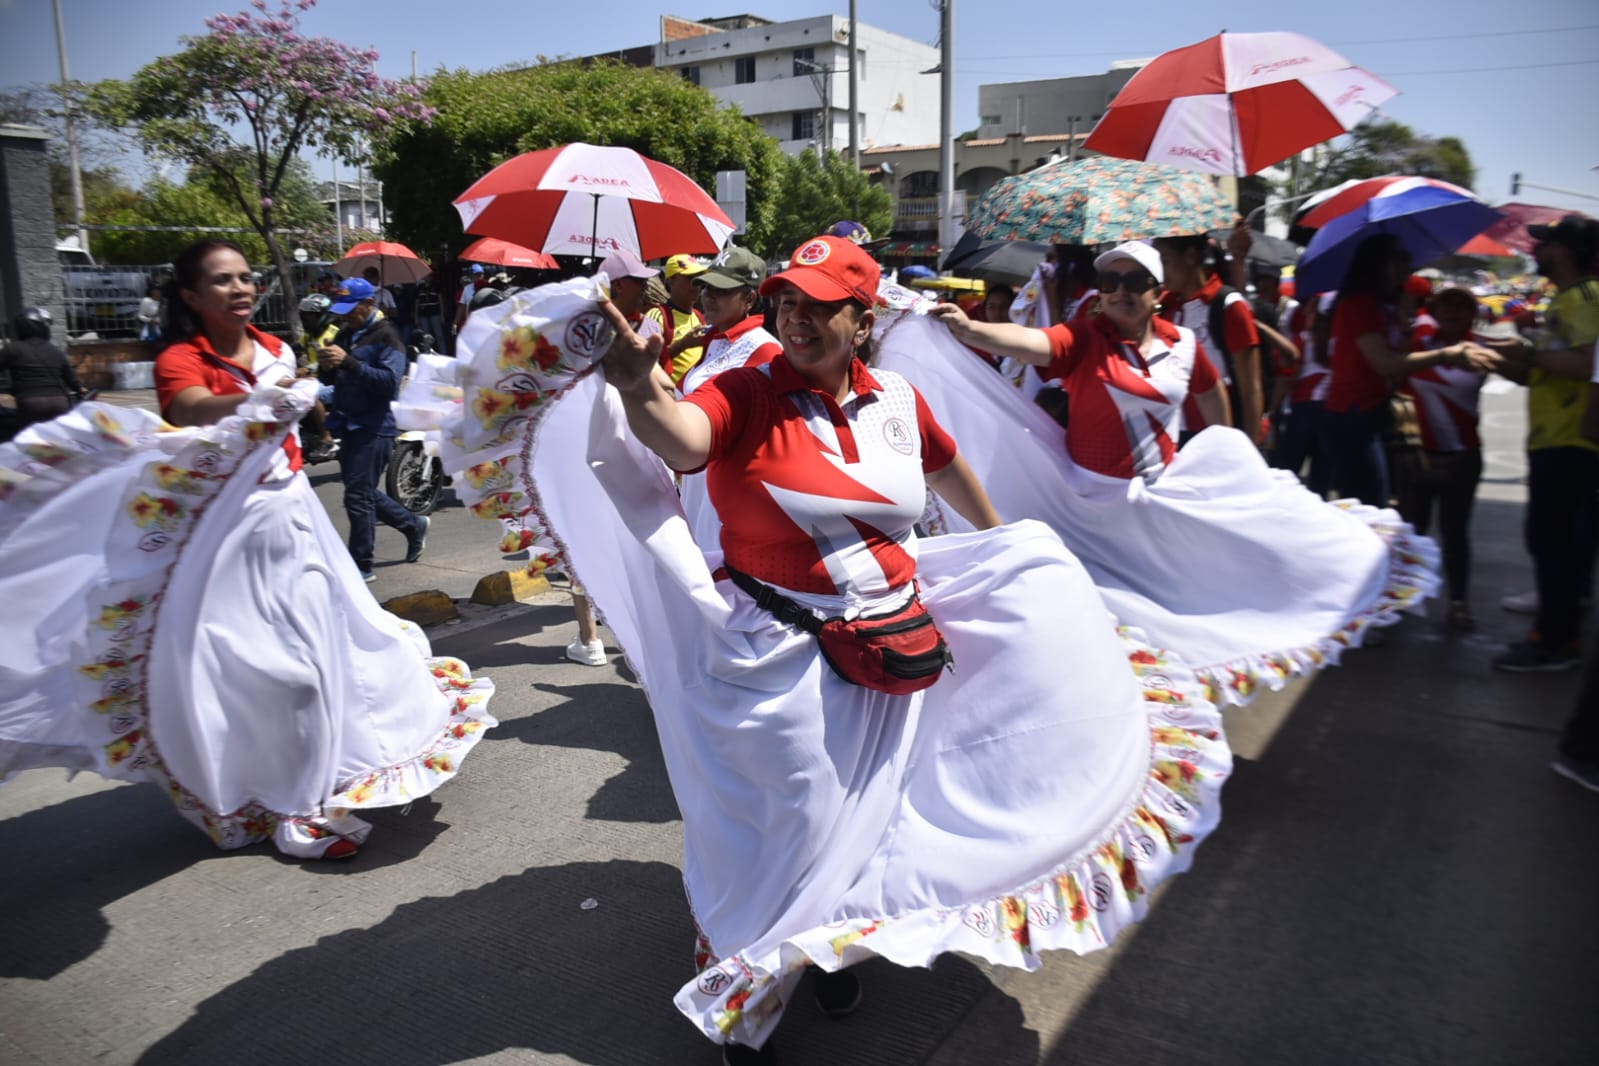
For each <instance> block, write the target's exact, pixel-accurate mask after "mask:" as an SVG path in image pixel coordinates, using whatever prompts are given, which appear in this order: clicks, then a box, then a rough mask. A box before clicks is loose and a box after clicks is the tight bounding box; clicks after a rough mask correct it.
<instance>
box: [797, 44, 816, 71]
mask: <svg viewBox="0 0 1599 1066" xmlns="http://www.w3.org/2000/svg"><path fill="white" fill-rule="evenodd" d="M815 65H816V49H814V48H796V49H794V76H795V77H796V78H799V77H804V76H805V75H806V74H809V73H810V72H811V68H812V67H814V66H815Z"/></svg>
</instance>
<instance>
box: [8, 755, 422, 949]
mask: <svg viewBox="0 0 1599 1066" xmlns="http://www.w3.org/2000/svg"><path fill="white" fill-rule="evenodd" d="M438 811H439V804H438V802H437V801H436V800H434V799H433V798H432V797H425V798H423V799H420V800H417V801H415V802H414V803H412V804H411V805H410V807H409V808H402V807H386V808H380V809H378V810H374V811H364V812H362V817H363V818H365V819H366V820H367V821H369V822H371V823H372V824H373V826H374V832H375V834H380V835H381V839H382V841H383V846H382V847H381V848H367V849H364V850H363V851H362V852H361V853H360V854H359V855H357V856H356V857H355V858H354V859H351V860H349V861H346V862H337V863H334V862H306V861H304V860H302V859H294V858H289V857H288V856H283V855H279V856H277V858H278V860H279V861H280V862H283V863H286V864H288V865H290V866H298V867H300V868H301V869H303V870H305V871H306V872H307V873H310V874H317V875H323V876H328V875H331V876H338V875H341V874H346V873H357V872H362V871H368V870H376V869H379V868H381V867H384V866H392V865H394V864H395V863H400V862H404V861H405V860H407V859H411V858H415V857H416V856H418V855H420V854H421V853H422V852H423V851H424V850H426V848H427V846H428V845H429V844H431V843H432V842H433V840H434V839H435V838H436V837H438V835H439V834H441V833H443V832H444V831H445V830H447V829H448V828H449V823H448V822H440V821H438V820H437V817H436V816H437V814H438ZM264 851H271V845H270V844H265V843H263V844H255V845H251V846H250V847H247V848H242V849H239V850H237V851H219V850H218V849H217V848H216V847H215V845H213V844H212V843H211V842H210V840H209V839H208V838H207V837H206V836H205V834H203V833H201V832H200V831H199V830H197V829H195V828H194V827H193V826H192V825H190V824H189V823H188V822H186V821H184V820H183V819H182V817H180V816H179V814H178V812H177V811H175V810H174V809H173V807H172V803H171V801H170V800H168V799H167V798H166V797H165V796H164V795H162V793H161V791H160V790H159V789H157V788H155V787H154V786H151V785H147V784H138V785H128V786H124V787H120V788H112V789H107V790H105V791H101V792H94V793H91V794H90V795H87V796H80V797H78V798H76V799H70V800H66V801H65V802H62V803H57V804H53V805H51V806H49V807H44V808H41V809H39V810H35V811H29V812H27V813H26V814H21V815H17V816H16V817H13V818H7V819H4V820H0V853H3V854H5V855H8V856H11V860H12V861H11V863H10V865H9V867H8V869H7V871H6V875H5V877H4V878H3V879H0V943H3V944H5V949H4V950H3V951H0V977H25V978H32V979H34V980H48V979H50V978H52V977H55V976H56V975H57V974H60V973H61V972H63V971H64V970H66V969H68V968H69V967H71V966H73V965H75V964H77V963H79V962H82V961H83V960H85V959H87V958H90V957H91V956H93V955H94V954H95V952H97V951H99V950H100V948H101V947H102V946H103V945H104V944H105V940H106V937H107V935H108V934H109V933H110V930H111V925H110V923H109V922H108V921H107V919H106V917H105V914H104V910H105V908H106V907H108V906H110V905H111V904H113V903H115V902H117V901H118V900H120V899H123V898H125V897H128V896H131V895H134V894H135V893H138V892H139V891H141V890H143V889H145V888H148V887H149V886H151V885H153V884H156V883H157V882H159V881H163V880H165V879H167V878H169V877H173V876H175V875H177V874H179V873H182V872H183V871H185V870H187V869H189V868H191V867H193V866H196V865H198V864H200V863H205V862H217V861H225V860H226V859H228V858H229V857H231V856H234V855H260V854H262V853H263V852H264Z"/></svg>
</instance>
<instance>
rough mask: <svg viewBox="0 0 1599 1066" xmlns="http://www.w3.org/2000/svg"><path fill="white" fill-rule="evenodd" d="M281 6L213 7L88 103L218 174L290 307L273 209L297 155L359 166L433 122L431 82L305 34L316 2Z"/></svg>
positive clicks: (256, 0)
mask: <svg viewBox="0 0 1599 1066" xmlns="http://www.w3.org/2000/svg"><path fill="white" fill-rule="evenodd" d="M279 4H280V6H279V7H278V8H277V10H276V11H273V10H271V9H270V8H269V5H268V2H267V0H251V5H250V6H251V9H252V10H247V11H242V12H240V13H238V14H236V15H215V16H212V17H211V18H209V19H207V20H206V27H207V29H209V30H210V32H209V33H207V34H205V35H204V36H201V37H185V38H182V41H183V45H184V47H183V50H182V51H180V52H177V53H176V54H174V55H169V56H162V57H160V58H159V59H157V60H155V61H154V62H153V63H150V64H148V65H146V66H144V67H142V68H141V69H139V70H138V71H137V72H135V73H134V75H133V77H132V78H130V79H129V80H127V81H125V82H123V81H111V82H101V83H100V84H98V85H96V86H94V87H93V88H92V89H91V90H90V92H89V93H88V101H89V104H90V107H91V109H92V110H93V112H94V113H95V114H96V115H97V116H98V117H99V118H100V119H101V120H102V121H105V122H107V123H109V124H113V125H117V126H122V127H131V128H132V129H134V130H136V131H137V132H138V134H139V137H140V139H141V141H142V142H143V143H144V145H145V147H146V149H148V150H149V151H151V152H152V153H153V154H156V155H162V156H166V157H169V158H173V159H177V160H180V161H182V162H184V163H187V164H188V165H189V166H190V167H191V168H200V169H203V170H204V171H206V172H208V173H210V174H212V175H214V176H215V178H216V179H217V181H218V182H219V183H220V184H221V186H222V187H223V188H225V189H227V190H228V191H229V193H230V194H231V195H232V197H233V199H235V200H236V201H237V202H238V204H239V206H240V207H241V208H242V209H243V210H244V213H245V215H246V217H248V218H249V220H250V225H252V226H253V227H255V229H256V231H257V232H258V233H260V235H261V237H262V239H263V240H264V241H265V242H266V245H267V248H268V250H269V252H270V254H271V256H272V261H273V264H274V265H275V266H276V267H277V272H278V278H279V280H280V283H281V284H282V285H283V286H284V289H285V295H286V296H287V297H288V300H289V303H288V304H287V306H290V307H293V306H294V302H295V301H296V300H297V299H298V294H297V293H295V292H294V285H293V277H292V275H291V274H290V272H289V269H288V258H287V257H286V256H285V255H284V251H283V246H282V244H281V243H280V242H279V240H278V235H277V230H276V225H275V220H274V210H273V203H274V200H275V199H276V198H277V196H278V193H279V190H280V187H281V186H282V184H283V180H284V178H285V176H286V175H288V174H289V172H290V164H291V162H292V161H293V160H294V159H295V158H296V157H297V156H298V155H299V154H300V153H301V152H302V151H311V152H314V153H315V154H317V155H319V156H323V157H334V158H337V159H339V160H341V161H343V162H345V163H347V164H351V165H354V164H355V163H356V162H357V160H358V158H359V156H360V153H361V152H362V150H363V147H370V146H371V145H372V144H373V143H374V142H381V141H383V140H384V139H385V138H388V137H391V136H393V135H395V134H396V133H397V132H399V131H402V130H404V129H407V128H410V127H411V126H413V125H426V124H428V123H429V122H431V121H432V119H433V115H434V111H433V109H432V108H430V107H428V106H427V105H426V104H424V103H423V101H422V91H423V89H424V88H425V86H424V85H421V84H417V83H415V82H398V81H391V80H389V79H387V78H381V77H379V76H378V74H377V71H376V69H375V68H376V64H377V60H378V54H377V53H376V52H374V51H371V50H368V49H361V48H355V47H352V46H350V45H347V44H345V43H343V42H342V41H336V40H333V39H332V38H329V37H310V36H306V35H305V34H304V33H302V32H301V28H300V15H301V13H302V12H305V11H308V10H310V9H311V8H312V7H314V6H315V4H316V0H279ZM363 142H364V145H363ZM241 149H242V150H243V153H244V155H245V157H246V159H247V160H248V162H249V165H248V166H246V167H244V168H242V169H241V168H240V167H239V166H238V160H239V156H240V152H241Z"/></svg>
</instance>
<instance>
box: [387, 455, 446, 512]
mask: <svg viewBox="0 0 1599 1066" xmlns="http://www.w3.org/2000/svg"><path fill="white" fill-rule="evenodd" d="M384 482H385V486H384V487H385V488H386V489H387V491H388V494H389V495H390V496H392V497H393V498H394V499H396V500H398V501H399V503H400V506H401V507H404V508H405V509H406V510H407V511H410V512H411V513H412V514H432V513H433V508H435V507H437V506H438V503H439V494H440V493H441V492H443V490H444V464H442V463H440V462H439V461H438V460H437V459H435V458H432V457H431V456H429V455H428V454H427V452H425V451H423V449H422V443H421V442H420V441H414V440H402V441H396V442H395V444H394V454H393V455H391V456H390V457H389V469H388V472H387V474H386V475H385V477H384Z"/></svg>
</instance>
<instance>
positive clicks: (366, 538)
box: [339, 431, 422, 572]
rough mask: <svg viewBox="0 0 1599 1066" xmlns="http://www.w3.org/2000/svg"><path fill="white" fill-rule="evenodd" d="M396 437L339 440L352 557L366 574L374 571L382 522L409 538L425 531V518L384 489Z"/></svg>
mask: <svg viewBox="0 0 1599 1066" xmlns="http://www.w3.org/2000/svg"><path fill="white" fill-rule="evenodd" d="M393 453H394V438H393V437H380V436H378V435H377V434H376V433H363V432H355V431H346V432H345V433H344V434H343V436H341V437H340V438H339V475H340V477H342V478H343V480H344V513H345V514H346V515H347V516H348V517H349V519H350V556H351V557H352V558H353V559H355V565H356V566H357V567H359V568H360V569H361V570H362V571H363V572H365V571H368V570H371V569H372V544H373V541H374V540H375V539H376V537H377V523H378V522H379V521H381V522H382V523H383V524H384V525H386V526H389V527H390V528H392V529H398V530H399V531H400V532H401V533H404V534H405V535H406V536H407V537H411V536H415V535H416V534H418V533H420V532H421V531H422V519H421V518H420V517H418V516H417V515H414V514H412V513H411V512H410V511H407V510H406V509H405V508H404V507H401V506H400V505H399V504H398V503H396V502H395V501H394V500H393V499H392V498H390V497H389V496H388V494H387V493H385V492H384V491H383V489H382V488H381V487H380V486H381V485H382V483H383V475H384V472H385V471H386V470H387V469H388V466H389V456H390V455H392V454H393Z"/></svg>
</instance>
